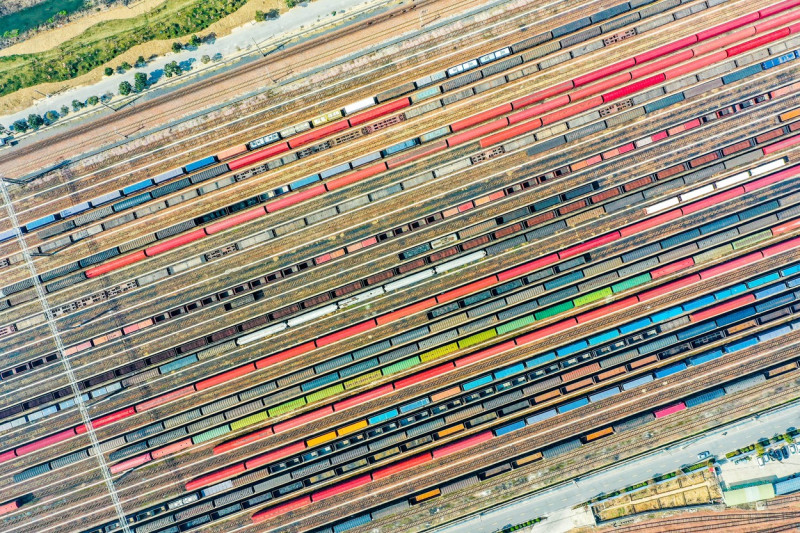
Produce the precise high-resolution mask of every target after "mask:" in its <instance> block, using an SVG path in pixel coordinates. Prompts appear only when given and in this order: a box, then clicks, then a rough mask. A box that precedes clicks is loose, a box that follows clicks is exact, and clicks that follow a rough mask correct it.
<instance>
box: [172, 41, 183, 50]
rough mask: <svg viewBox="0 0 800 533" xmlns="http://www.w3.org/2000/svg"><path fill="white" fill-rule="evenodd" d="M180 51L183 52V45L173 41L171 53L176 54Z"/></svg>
mask: <svg viewBox="0 0 800 533" xmlns="http://www.w3.org/2000/svg"><path fill="white" fill-rule="evenodd" d="M181 50H183V45H182V44H181V43H179V42H178V41H175V42H174V43H172V51H173V52H176V53H177V52H180V51H181Z"/></svg>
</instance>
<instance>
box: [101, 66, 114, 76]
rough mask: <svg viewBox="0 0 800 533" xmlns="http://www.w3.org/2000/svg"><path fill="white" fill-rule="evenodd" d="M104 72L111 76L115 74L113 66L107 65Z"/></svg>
mask: <svg viewBox="0 0 800 533" xmlns="http://www.w3.org/2000/svg"><path fill="white" fill-rule="evenodd" d="M103 72H105V75H106V76H111V75H112V74H114V69H113V68H111V67H106V69H105V70H104V71H103Z"/></svg>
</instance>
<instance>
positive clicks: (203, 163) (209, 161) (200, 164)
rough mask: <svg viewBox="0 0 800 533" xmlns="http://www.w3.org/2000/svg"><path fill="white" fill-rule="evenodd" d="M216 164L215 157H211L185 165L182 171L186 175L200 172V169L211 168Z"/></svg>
mask: <svg viewBox="0 0 800 533" xmlns="http://www.w3.org/2000/svg"><path fill="white" fill-rule="evenodd" d="M216 162H217V156H215V155H211V156H208V157H204V158H203V159H198V160H197V161H193V162H191V163H189V164H187V165H185V166H184V167H183V170H185V171H186V173H187V174H188V173H190V172H194V171H195V170H200V169H201V168H205V167H208V166H211V165H213V164H214V163H216Z"/></svg>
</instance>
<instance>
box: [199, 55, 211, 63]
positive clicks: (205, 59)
mask: <svg viewBox="0 0 800 533" xmlns="http://www.w3.org/2000/svg"><path fill="white" fill-rule="evenodd" d="M200 62H201V63H202V64H204V65H205V64H207V63H211V57H210V56H209V55H208V54H206V55H204V56H203V57H201V58H200Z"/></svg>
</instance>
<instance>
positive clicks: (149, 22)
mask: <svg viewBox="0 0 800 533" xmlns="http://www.w3.org/2000/svg"><path fill="white" fill-rule="evenodd" d="M245 3H247V0H166V1H165V2H164V3H163V4H161V5H159V6H158V7H157V8H155V9H153V10H151V11H149V12H148V13H145V14H142V15H139V16H137V17H133V18H129V19H118V20H109V21H105V22H101V23H99V24H96V25H94V26H92V27H90V28H88V29H87V30H86V31H84V32H83V33H81V34H80V35H78V36H76V37H74V38H72V39H70V40H68V41H66V42H64V43H62V44H60V45H59V46H57V47H56V48H53V49H51V50H47V51H45V52H40V53H34V54H18V55H12V56H7V57H0V96H4V95H7V94H10V93H13V92H14V91H17V90H19V89H22V88H25V87H31V86H33V85H37V84H40V83H48V82H58V81H65V80H69V79H72V78H75V77H77V76H80V75H82V74H85V73H87V72H89V71H91V70H92V69H94V68H96V67H98V66H100V65H103V64H104V63H106V62H108V61H110V60H112V59H114V58H115V57H117V56H119V55H120V54H123V53H124V52H126V51H127V50H129V49H131V48H133V47H134V46H136V45H139V44H142V43H146V42H149V41H153V40H164V39H175V38H179V37H183V36H186V35H189V34H192V33H195V32H198V31H201V30H204V29H205V28H207V27H209V26H210V25H211V24H213V23H214V22H216V21H218V20H220V19H222V18H224V17H226V16H227V15H229V14H231V13H233V12H234V11H236V10H237V9H239V8H240V7H242V6H243V5H244V4H245Z"/></svg>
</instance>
